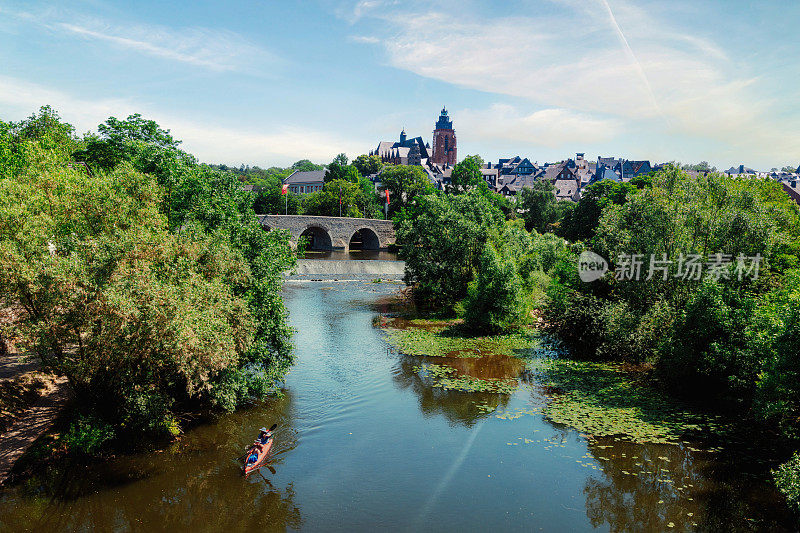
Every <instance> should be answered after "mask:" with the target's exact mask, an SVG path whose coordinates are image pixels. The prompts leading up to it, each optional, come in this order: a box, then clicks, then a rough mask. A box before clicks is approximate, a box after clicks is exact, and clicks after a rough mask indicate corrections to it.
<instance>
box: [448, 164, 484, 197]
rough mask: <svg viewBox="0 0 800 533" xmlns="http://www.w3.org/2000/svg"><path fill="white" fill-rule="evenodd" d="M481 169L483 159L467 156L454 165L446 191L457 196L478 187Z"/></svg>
mask: <svg viewBox="0 0 800 533" xmlns="http://www.w3.org/2000/svg"><path fill="white" fill-rule="evenodd" d="M482 167H483V159H481V156H479V155H468V156H467V157H465V158H464V160H463V161H461V162H459V163H456V164H455V166H454V167H453V172H452V174H451V175H450V185H449V187H448V191H449V192H452V193H455V194H459V193H462V192H465V191H467V190H469V189H471V188H473V187H475V186H476V185H478V183H480V182H481V181H482V180H483V178H482V177H481V168H482Z"/></svg>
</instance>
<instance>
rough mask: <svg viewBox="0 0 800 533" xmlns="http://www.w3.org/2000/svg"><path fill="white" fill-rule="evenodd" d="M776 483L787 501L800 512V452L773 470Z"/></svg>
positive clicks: (793, 508)
mask: <svg viewBox="0 0 800 533" xmlns="http://www.w3.org/2000/svg"><path fill="white" fill-rule="evenodd" d="M772 475H773V476H774V478H775V484H776V485H777V486H778V490H780V491H781V492H782V493H783V495H784V496H785V497H786V503H788V504H789V507H791V508H792V510H794V511H795V512H796V513H800V454H798V453H797V452H795V453H794V455H792V458H791V459H789V460H788V461H786V462H785V463H783V464H782V465H780V466H779V467H778V468H777V469H775V470H773V471H772Z"/></svg>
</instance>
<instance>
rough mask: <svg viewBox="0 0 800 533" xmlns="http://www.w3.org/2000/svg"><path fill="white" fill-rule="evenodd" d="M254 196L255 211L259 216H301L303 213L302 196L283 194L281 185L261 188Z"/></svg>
mask: <svg viewBox="0 0 800 533" xmlns="http://www.w3.org/2000/svg"><path fill="white" fill-rule="evenodd" d="M254 194H255V200H254V201H253V210H254V211H255V212H256V213H257V214H259V215H284V214H288V215H299V214H301V213H302V210H303V208H302V201H301V199H300V196H299V195H297V194H294V193H292V192H288V191H287V192H286V194H283V188H282V186H281V185H280V184H277V183H276V184H274V185H271V186H269V185H268V186H263V187H259V188H257V189H256V191H255V193H254Z"/></svg>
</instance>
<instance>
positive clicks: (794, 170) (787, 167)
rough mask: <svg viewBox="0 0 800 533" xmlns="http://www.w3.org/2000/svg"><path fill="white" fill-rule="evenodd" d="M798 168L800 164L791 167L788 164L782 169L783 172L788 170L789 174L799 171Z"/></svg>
mask: <svg viewBox="0 0 800 533" xmlns="http://www.w3.org/2000/svg"><path fill="white" fill-rule="evenodd" d="M798 168H800V165H798V166H796V167H790V166H789V165H786V166H785V167H783V168H782V169H781V172H786V173H788V174H794V173H795V172H797V169H798ZM776 170H777V169H776Z"/></svg>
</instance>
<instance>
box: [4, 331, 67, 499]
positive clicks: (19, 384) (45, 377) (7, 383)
mask: <svg viewBox="0 0 800 533" xmlns="http://www.w3.org/2000/svg"><path fill="white" fill-rule="evenodd" d="M0 342H3V341H2V339H0ZM3 351H4V352H5V354H4V355H3V356H1V357H0V435H2V437H0V485H2V484H3V483H4V482H5V481H6V480H7V478H8V476H9V475H10V473H11V471H12V469H13V468H14V466H15V464H16V463H17V461H18V460H19V459H20V458H21V457H22V456H23V455H24V454H25V453H26V452H27V450H28V449H29V448H30V447H31V445H32V444H33V443H34V442H35V441H36V440H37V439H39V438H40V437H41V436H42V435H44V434H45V433H46V432H47V431H48V430H49V429H50V428H51V427H52V425H53V424H54V423H55V421H56V419H57V417H58V415H59V413H61V411H62V409H63V408H64V406H65V405H66V403H67V401H68V399H69V393H68V387H67V382H66V379H65V378H63V377H57V376H55V375H53V374H51V373H48V372H42V371H41V370H40V369H39V364H38V362H37V361H36V360H35V359H33V358H30V357H26V356H24V355H23V354H20V353H18V352H16V351H15V349H14V346H13V345H11V346H8V345H6V344H4V350H3Z"/></svg>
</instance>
